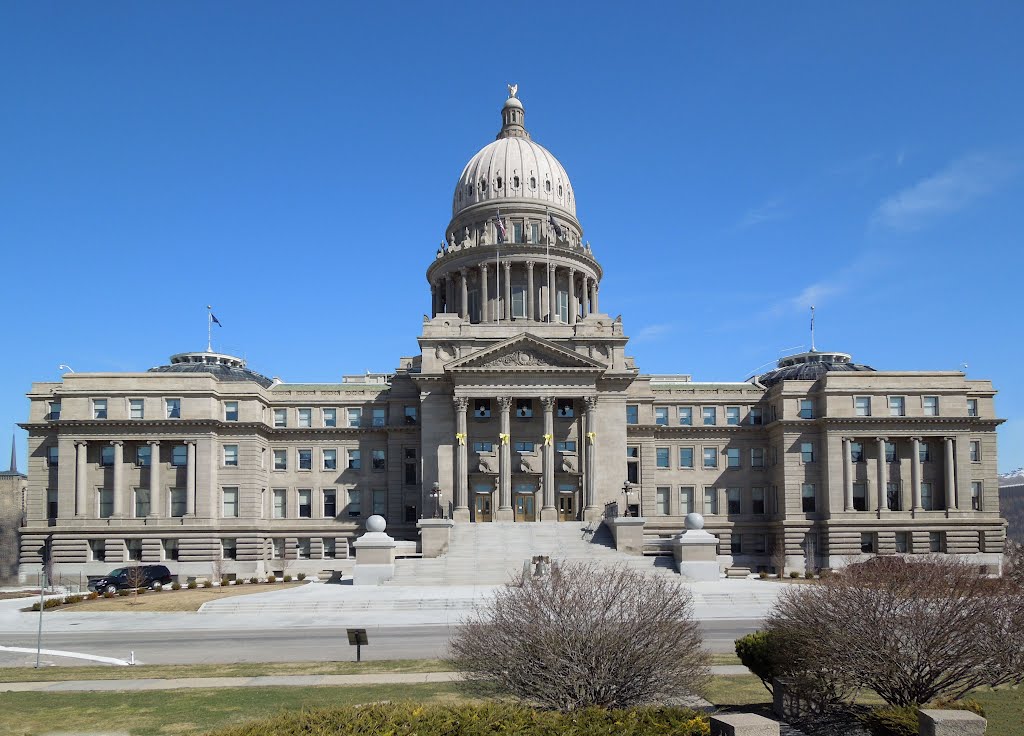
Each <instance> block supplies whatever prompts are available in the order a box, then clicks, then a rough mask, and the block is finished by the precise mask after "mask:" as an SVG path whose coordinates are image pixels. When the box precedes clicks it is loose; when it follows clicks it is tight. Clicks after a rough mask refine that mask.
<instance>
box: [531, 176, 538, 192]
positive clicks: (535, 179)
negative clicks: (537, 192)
mask: <svg viewBox="0 0 1024 736" xmlns="http://www.w3.org/2000/svg"><path fill="white" fill-rule="evenodd" d="M536 188H537V177H535V176H531V177H530V189H536Z"/></svg>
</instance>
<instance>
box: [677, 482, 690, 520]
mask: <svg viewBox="0 0 1024 736" xmlns="http://www.w3.org/2000/svg"><path fill="white" fill-rule="evenodd" d="M692 512H693V486H683V487H682V488H680V489H679V513H680V514H681V515H683V516H686V515H687V514H689V513H692Z"/></svg>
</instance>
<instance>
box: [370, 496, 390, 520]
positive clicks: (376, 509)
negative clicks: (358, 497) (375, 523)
mask: <svg viewBox="0 0 1024 736" xmlns="http://www.w3.org/2000/svg"><path fill="white" fill-rule="evenodd" d="M387 512H388V492H387V491H374V492H373V513H375V514H378V515H380V516H387Z"/></svg>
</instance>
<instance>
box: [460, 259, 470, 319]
mask: <svg viewBox="0 0 1024 736" xmlns="http://www.w3.org/2000/svg"><path fill="white" fill-rule="evenodd" d="M468 276H469V269H467V268H460V269H459V284H460V285H461V287H462V293H460V294H459V297H460V299H459V314H461V315H462V319H469V285H468V284H467V283H466V278H467V277H468Z"/></svg>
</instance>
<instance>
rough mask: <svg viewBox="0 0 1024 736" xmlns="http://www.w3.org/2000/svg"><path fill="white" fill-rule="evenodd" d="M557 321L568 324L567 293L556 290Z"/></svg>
mask: <svg viewBox="0 0 1024 736" xmlns="http://www.w3.org/2000/svg"><path fill="white" fill-rule="evenodd" d="M558 321H559V322H561V323H562V324H563V325H566V324H569V292H567V291H563V290H561V289H559V290H558Z"/></svg>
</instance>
